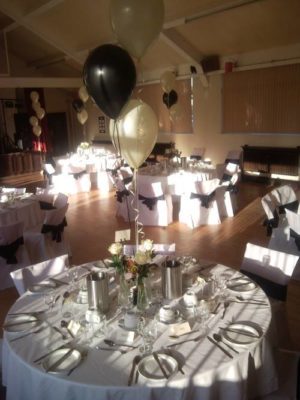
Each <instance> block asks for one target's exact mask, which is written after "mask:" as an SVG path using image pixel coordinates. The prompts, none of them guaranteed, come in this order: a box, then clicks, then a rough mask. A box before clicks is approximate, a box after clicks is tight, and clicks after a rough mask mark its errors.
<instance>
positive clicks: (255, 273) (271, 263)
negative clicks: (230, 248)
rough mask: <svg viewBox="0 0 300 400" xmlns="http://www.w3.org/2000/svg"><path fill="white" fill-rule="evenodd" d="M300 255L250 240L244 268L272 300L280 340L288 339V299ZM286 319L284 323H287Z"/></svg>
mask: <svg viewBox="0 0 300 400" xmlns="http://www.w3.org/2000/svg"><path fill="white" fill-rule="evenodd" d="M298 261H299V256H295V255H293V254H288V253H284V252H280V251H277V250H271V249H268V248H266V247H262V246H258V245H255V244H252V243H247V246H246V250H245V253H244V257H243V261H242V265H241V272H242V273H244V274H245V275H247V276H249V277H250V278H251V279H252V280H253V281H255V282H256V283H257V284H258V285H259V286H260V287H261V288H262V289H263V290H264V291H265V293H266V294H267V296H268V297H269V298H270V300H271V306H272V313H273V317H274V323H275V327H276V332H277V337H278V341H279V344H282V343H286V341H289V337H290V335H289V331H288V323H287V319H286V310H285V301H286V298H287V288H288V283H289V281H290V279H291V278H292V276H293V273H294V270H295V267H296V264H297V262H298ZM284 321H285V323H284Z"/></svg>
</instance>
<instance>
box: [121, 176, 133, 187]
mask: <svg viewBox="0 0 300 400" xmlns="http://www.w3.org/2000/svg"><path fill="white" fill-rule="evenodd" d="M132 178H133V177H132V176H127V178H124V179H123V183H124V185H128V183H130V182H132Z"/></svg>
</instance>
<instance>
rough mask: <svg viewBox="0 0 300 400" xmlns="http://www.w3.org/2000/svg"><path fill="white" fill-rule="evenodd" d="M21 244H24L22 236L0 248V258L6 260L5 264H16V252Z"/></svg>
mask: <svg viewBox="0 0 300 400" xmlns="http://www.w3.org/2000/svg"><path fill="white" fill-rule="evenodd" d="M22 244H24V239H23V236H21V237H19V238H18V239H16V240H15V241H14V242H12V243H10V244H6V245H2V246H0V256H1V257H2V258H4V259H5V260H6V263H7V264H17V262H18V260H17V257H16V252H17V250H18V248H19V246H21V245H22Z"/></svg>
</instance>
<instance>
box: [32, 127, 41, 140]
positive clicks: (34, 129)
mask: <svg viewBox="0 0 300 400" xmlns="http://www.w3.org/2000/svg"><path fill="white" fill-rule="evenodd" d="M32 132H33V133H34V134H35V136H37V137H39V136H41V133H42V128H41V127H40V126H39V125H37V126H34V127H33V128H32Z"/></svg>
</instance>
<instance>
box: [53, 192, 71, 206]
mask: <svg viewBox="0 0 300 400" xmlns="http://www.w3.org/2000/svg"><path fill="white" fill-rule="evenodd" d="M68 200H69V197H68V196H67V195H66V194H64V193H61V192H59V193H58V194H57V196H56V197H55V200H54V203H53V205H54V207H55V208H61V207H64V206H65V205H66V204H68Z"/></svg>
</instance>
